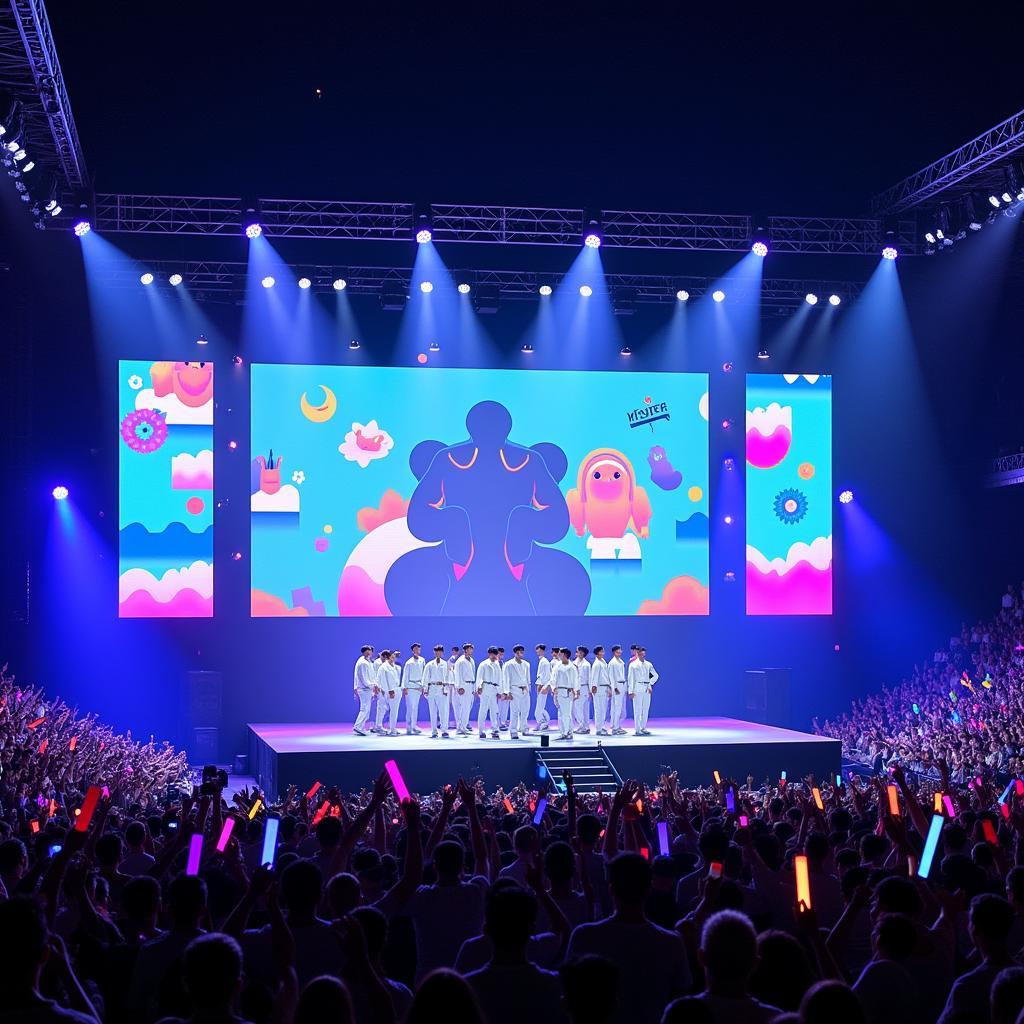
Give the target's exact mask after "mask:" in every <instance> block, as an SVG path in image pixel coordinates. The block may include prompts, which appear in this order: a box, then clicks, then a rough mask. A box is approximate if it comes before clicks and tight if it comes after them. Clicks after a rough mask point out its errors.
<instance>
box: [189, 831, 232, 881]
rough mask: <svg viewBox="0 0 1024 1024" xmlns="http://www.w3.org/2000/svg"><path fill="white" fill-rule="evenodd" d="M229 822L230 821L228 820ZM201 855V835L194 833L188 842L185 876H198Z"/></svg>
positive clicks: (200, 833)
mask: <svg viewBox="0 0 1024 1024" xmlns="http://www.w3.org/2000/svg"><path fill="white" fill-rule="evenodd" d="M228 820H230V819H228ZM202 855H203V833H202V832H194V833H193V834H192V838H191V839H190V840H189V841H188V863H187V864H186V865H185V874H186V875H198V874H199V859H200V858H201V857H202Z"/></svg>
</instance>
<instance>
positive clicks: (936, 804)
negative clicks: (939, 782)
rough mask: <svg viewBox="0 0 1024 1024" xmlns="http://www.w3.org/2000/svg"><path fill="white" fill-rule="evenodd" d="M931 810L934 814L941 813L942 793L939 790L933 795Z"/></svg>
mask: <svg viewBox="0 0 1024 1024" xmlns="http://www.w3.org/2000/svg"><path fill="white" fill-rule="evenodd" d="M932 810H933V811H934V812H935V813H936V814H941V813H942V791H941V790H937V791H936V793H935V802H934V803H933V805H932Z"/></svg>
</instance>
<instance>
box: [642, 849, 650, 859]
mask: <svg viewBox="0 0 1024 1024" xmlns="http://www.w3.org/2000/svg"><path fill="white" fill-rule="evenodd" d="M640 856H641V857H643V859H644V860H650V859H651V851H650V850H648V849H647V847H646V846H641V847H640Z"/></svg>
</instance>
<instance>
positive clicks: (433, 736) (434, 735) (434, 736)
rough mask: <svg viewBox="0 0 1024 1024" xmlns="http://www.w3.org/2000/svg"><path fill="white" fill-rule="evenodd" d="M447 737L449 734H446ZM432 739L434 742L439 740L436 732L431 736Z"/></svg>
mask: <svg viewBox="0 0 1024 1024" xmlns="http://www.w3.org/2000/svg"><path fill="white" fill-rule="evenodd" d="M447 735H448V733H445V736H447ZM430 738H431V739H432V740H436V739H437V733H436V732H432V733H431V734H430Z"/></svg>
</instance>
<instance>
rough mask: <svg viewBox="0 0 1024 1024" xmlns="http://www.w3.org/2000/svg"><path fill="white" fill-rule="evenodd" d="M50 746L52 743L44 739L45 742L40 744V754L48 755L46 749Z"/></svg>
mask: <svg viewBox="0 0 1024 1024" xmlns="http://www.w3.org/2000/svg"><path fill="white" fill-rule="evenodd" d="M49 745H50V741H49V740H48V739H44V740H43V742H42V743H40V744H39V753H40V754H45V753H46V748H47V747H48V746H49Z"/></svg>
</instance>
